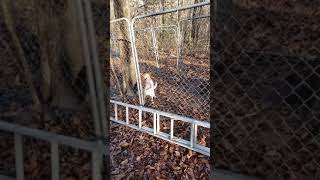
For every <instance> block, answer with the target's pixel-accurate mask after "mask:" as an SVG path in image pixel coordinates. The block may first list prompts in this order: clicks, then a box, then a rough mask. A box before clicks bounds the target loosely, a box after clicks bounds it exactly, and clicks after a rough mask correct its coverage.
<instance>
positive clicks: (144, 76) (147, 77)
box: [142, 73, 151, 79]
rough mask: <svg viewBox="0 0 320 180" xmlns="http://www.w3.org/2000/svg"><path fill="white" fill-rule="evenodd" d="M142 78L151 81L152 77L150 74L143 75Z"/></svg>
mask: <svg viewBox="0 0 320 180" xmlns="http://www.w3.org/2000/svg"><path fill="white" fill-rule="evenodd" d="M142 77H143V79H150V78H151V75H150V73H144V74H143V75H142Z"/></svg>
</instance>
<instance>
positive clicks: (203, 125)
mask: <svg viewBox="0 0 320 180" xmlns="http://www.w3.org/2000/svg"><path fill="white" fill-rule="evenodd" d="M110 102H111V103H113V104H117V105H121V106H125V107H128V108H132V109H136V110H142V111H145V112H149V113H156V114H159V115H161V116H166V117H169V118H172V119H174V120H178V121H184V122H187V123H191V124H196V125H199V126H202V127H205V128H210V123H208V122H204V121H199V120H195V119H192V118H189V117H184V116H180V115H177V114H173V113H168V112H163V111H159V110H156V109H151V108H147V107H143V106H136V105H132V104H127V103H123V102H119V101H114V100H110Z"/></svg>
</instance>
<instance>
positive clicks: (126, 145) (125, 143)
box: [120, 141, 129, 148]
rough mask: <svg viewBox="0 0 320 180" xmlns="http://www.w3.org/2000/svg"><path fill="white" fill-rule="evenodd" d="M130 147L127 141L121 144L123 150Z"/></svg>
mask: <svg viewBox="0 0 320 180" xmlns="http://www.w3.org/2000/svg"><path fill="white" fill-rule="evenodd" d="M128 146H129V143H127V142H126V141H123V142H121V143H120V147H122V148H126V147H128Z"/></svg>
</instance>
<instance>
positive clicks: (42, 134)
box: [0, 121, 108, 180]
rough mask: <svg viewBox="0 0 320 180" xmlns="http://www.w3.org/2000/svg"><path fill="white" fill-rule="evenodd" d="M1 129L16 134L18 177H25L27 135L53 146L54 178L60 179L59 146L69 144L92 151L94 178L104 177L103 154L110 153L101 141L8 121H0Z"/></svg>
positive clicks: (94, 179)
mask: <svg viewBox="0 0 320 180" xmlns="http://www.w3.org/2000/svg"><path fill="white" fill-rule="evenodd" d="M0 130H1V131H4V132H8V133H13V134H14V147H15V164H16V179H17V180H23V179H24V168H23V164H24V160H23V159H24V158H23V157H24V156H23V139H24V138H25V137H29V138H35V139H39V140H43V141H47V142H49V143H50V146H51V152H50V153H51V178H52V180H59V172H60V168H59V166H60V165H59V157H60V156H59V146H61V145H63V146H68V147H72V148H75V149H80V150H85V151H88V152H90V153H91V155H92V158H91V163H92V168H91V169H92V179H93V180H101V179H102V176H101V175H102V171H101V170H102V169H101V167H102V162H103V156H104V155H108V154H107V151H106V147H105V145H104V144H102V143H100V142H99V141H86V140H82V139H78V138H74V137H68V136H63V135H58V134H55V133H51V132H48V131H43V130H38V129H32V128H28V127H24V126H21V125H16V124H12V123H7V122H3V121H0Z"/></svg>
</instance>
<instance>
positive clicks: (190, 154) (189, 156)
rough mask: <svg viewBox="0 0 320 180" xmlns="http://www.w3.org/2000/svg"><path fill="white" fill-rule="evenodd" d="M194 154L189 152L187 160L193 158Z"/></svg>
mask: <svg viewBox="0 0 320 180" xmlns="http://www.w3.org/2000/svg"><path fill="white" fill-rule="evenodd" d="M192 155H193V153H192V151H191V150H189V153H188V154H187V158H188V159H190V158H191V157H192Z"/></svg>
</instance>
